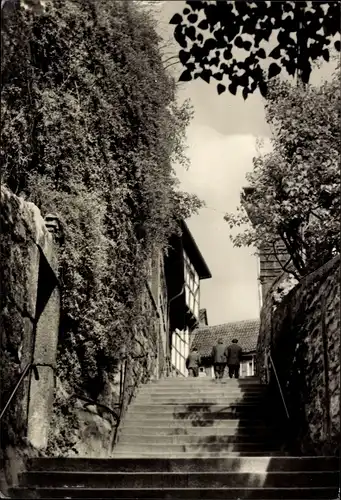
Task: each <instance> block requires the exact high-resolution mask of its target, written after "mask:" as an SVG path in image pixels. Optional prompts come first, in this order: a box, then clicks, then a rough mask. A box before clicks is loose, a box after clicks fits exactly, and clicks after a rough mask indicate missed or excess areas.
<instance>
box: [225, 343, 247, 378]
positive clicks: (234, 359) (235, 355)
mask: <svg viewBox="0 0 341 500" xmlns="http://www.w3.org/2000/svg"><path fill="white" fill-rule="evenodd" d="M242 353H243V350H242V348H241V347H240V345H238V339H233V340H232V344H230V345H229V346H228V347H227V348H226V358H227V366H228V369H229V377H230V378H233V376H234V377H235V378H239V369H240V361H241V359H242Z"/></svg>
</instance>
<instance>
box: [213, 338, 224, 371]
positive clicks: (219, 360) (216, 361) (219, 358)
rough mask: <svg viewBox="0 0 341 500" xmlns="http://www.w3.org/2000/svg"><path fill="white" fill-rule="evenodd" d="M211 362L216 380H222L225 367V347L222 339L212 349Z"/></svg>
mask: <svg viewBox="0 0 341 500" xmlns="http://www.w3.org/2000/svg"><path fill="white" fill-rule="evenodd" d="M212 360H213V366H214V375H215V378H216V379H222V378H223V376H224V371H225V366H226V361H227V360H226V354H225V347H224V343H223V341H222V339H219V340H218V343H217V344H216V345H215V346H213V348H212Z"/></svg>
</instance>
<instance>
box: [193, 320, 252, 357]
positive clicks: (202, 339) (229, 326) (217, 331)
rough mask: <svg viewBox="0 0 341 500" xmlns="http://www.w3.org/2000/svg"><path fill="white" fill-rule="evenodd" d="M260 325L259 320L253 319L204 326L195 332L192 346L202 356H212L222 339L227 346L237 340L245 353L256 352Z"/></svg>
mask: <svg viewBox="0 0 341 500" xmlns="http://www.w3.org/2000/svg"><path fill="white" fill-rule="evenodd" d="M259 324H260V323H259V320H258V319H251V320H245V321H236V322H233V323H225V324H223V325H214V326H204V325H202V326H199V328H197V329H196V330H195V331H194V332H193V334H194V336H193V342H192V346H193V347H196V348H197V349H198V351H199V352H200V354H201V355H202V356H210V355H211V351H212V347H213V346H214V345H215V344H216V343H217V342H218V340H219V339H220V338H221V339H222V340H223V342H224V344H226V345H229V344H230V343H231V342H232V339H234V338H236V339H238V344H239V345H240V346H241V348H242V349H243V351H244V352H251V351H255V350H256V346H257V340H258V334H259Z"/></svg>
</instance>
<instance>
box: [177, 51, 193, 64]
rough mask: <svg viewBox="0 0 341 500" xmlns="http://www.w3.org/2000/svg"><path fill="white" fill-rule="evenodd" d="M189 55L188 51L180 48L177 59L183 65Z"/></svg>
mask: <svg viewBox="0 0 341 500" xmlns="http://www.w3.org/2000/svg"><path fill="white" fill-rule="evenodd" d="M190 57H191V54H190V52H186V51H185V50H180V52H179V59H180V62H181V63H182V64H183V65H185V64H186V62H187V61H188V59H189V58H190Z"/></svg>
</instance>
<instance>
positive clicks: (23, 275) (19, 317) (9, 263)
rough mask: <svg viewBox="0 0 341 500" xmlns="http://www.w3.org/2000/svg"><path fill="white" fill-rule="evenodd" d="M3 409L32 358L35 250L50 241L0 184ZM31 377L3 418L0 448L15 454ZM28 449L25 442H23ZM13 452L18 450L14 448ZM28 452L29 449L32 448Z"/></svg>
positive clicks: (40, 223) (29, 208) (31, 208)
mask: <svg viewBox="0 0 341 500" xmlns="http://www.w3.org/2000/svg"><path fill="white" fill-rule="evenodd" d="M0 217H1V238H0V251H1V275H0V286H1V313H0V331H1V364H0V377H1V386H0V387H1V407H2V408H3V407H4V405H5V404H6V401H7V399H8V397H9V396H10V394H11V392H12V390H13V389H14V386H15V384H16V382H17V381H18V378H19V376H20V373H21V372H22V371H23V369H24V367H25V366H26V365H27V364H28V363H30V362H31V361H32V355H33V348H34V332H35V313H36V299H37V286H38V274H39V259H40V257H39V249H38V246H37V244H39V245H40V246H41V247H42V248H44V247H45V246H46V245H47V244H48V243H49V242H50V240H51V234H50V233H49V232H48V230H47V228H46V225H45V222H44V219H43V218H42V216H41V214H40V211H39V209H38V208H37V207H36V206H35V205H33V204H32V203H27V202H25V201H24V200H23V199H22V198H20V197H17V196H15V195H14V194H13V193H11V192H10V191H9V190H8V189H6V187H4V186H2V187H1V200H0ZM28 392H29V377H26V379H25V380H24V382H23V384H22V385H21V388H20V389H19V392H18V393H17V395H16V397H15V399H14V400H13V401H12V403H11V405H10V407H9V409H8V411H7V412H6V414H5V416H4V418H3V420H2V422H1V452H2V455H3V456H4V457H8V456H10V457H12V458H14V459H15V457H16V456H18V457H19V455H21V454H22V453H24V451H23V447H26V445H25V438H26V436H27V415H28V396H29V394H28ZM27 446H28V447H29V445H28V444H27ZM15 450H16V451H15ZM31 452H32V450H31Z"/></svg>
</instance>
